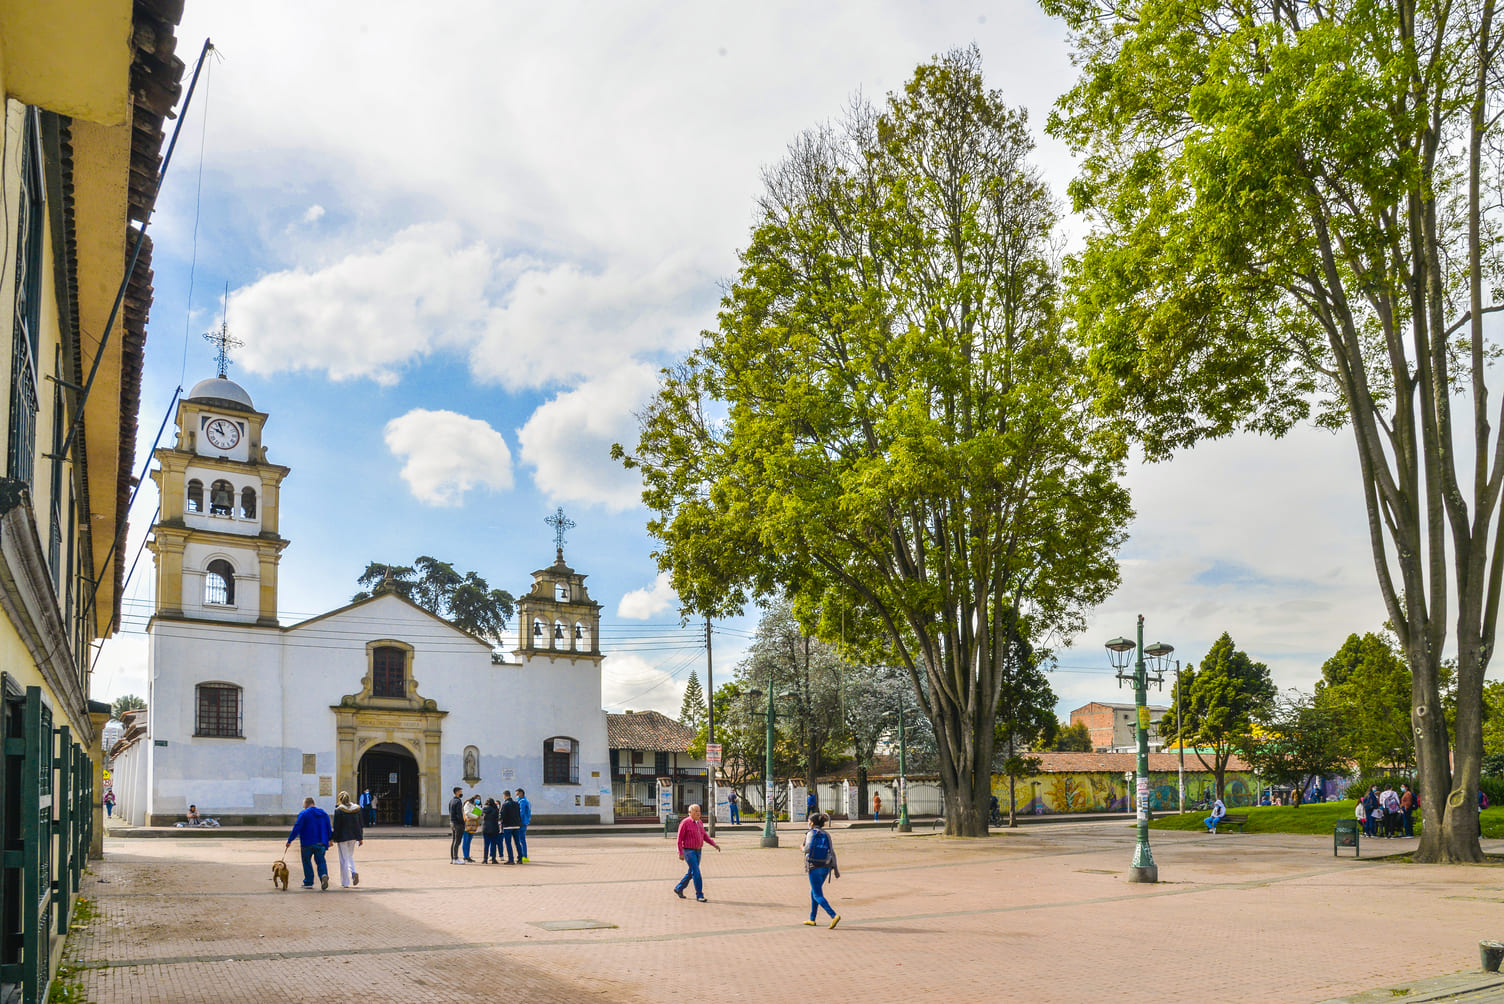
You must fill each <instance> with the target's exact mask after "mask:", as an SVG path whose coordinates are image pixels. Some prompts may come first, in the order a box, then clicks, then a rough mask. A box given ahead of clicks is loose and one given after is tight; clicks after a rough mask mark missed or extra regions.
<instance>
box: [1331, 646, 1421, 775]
mask: <svg viewBox="0 0 1504 1004" xmlns="http://www.w3.org/2000/svg"><path fill="white" fill-rule="evenodd" d="M1411 689H1412V681H1411V679H1410V670H1409V669H1408V668H1407V667H1406V666H1405V661H1404V659H1402V658H1401V657H1400V655H1399V653H1398V652H1396V651H1395V650H1394V646H1392V645H1391V644H1390V643H1389V641H1388V639H1386V638H1383V637H1381V636H1380V635H1376V634H1373V633H1372V632H1370V633H1368V634H1364V635H1362V636H1361V637H1360V636H1358V635H1356V634H1350V635H1348V636H1347V640H1346V641H1345V642H1343V643H1342V647H1341V648H1339V649H1338V650H1337V652H1336V654H1335V655H1333V656H1332V657H1331V658H1330V659H1328V660H1327V661H1326V662H1325V663H1324V664H1323V665H1322V667H1321V680H1320V682H1318V683H1317V684H1316V696H1315V701H1314V706H1315V708H1316V709H1317V710H1319V711H1321V712H1322V713H1323V714H1324V715H1325V716H1326V717H1327V718H1328V719H1330V721H1331V722H1332V727H1333V728H1334V729H1335V730H1336V733H1337V735H1339V736H1340V737H1341V742H1342V745H1343V747H1344V748H1345V749H1346V750H1347V754H1348V756H1349V757H1351V758H1352V760H1353V761H1354V762H1355V763H1357V765H1358V770H1359V772H1360V773H1361V774H1363V775H1364V776H1367V775H1368V774H1370V773H1371V772H1372V771H1373V769H1374V768H1375V767H1379V766H1402V767H1409V766H1411V765H1412V764H1414V762H1415V732H1414V730H1413V729H1412V728H1411V727H1410V692H1411Z"/></svg>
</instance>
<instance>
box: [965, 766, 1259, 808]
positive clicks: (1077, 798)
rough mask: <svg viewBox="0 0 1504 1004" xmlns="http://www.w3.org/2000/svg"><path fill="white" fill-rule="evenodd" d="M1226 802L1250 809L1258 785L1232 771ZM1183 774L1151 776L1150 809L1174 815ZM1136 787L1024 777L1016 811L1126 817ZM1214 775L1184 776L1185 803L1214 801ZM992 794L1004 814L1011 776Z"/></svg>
mask: <svg viewBox="0 0 1504 1004" xmlns="http://www.w3.org/2000/svg"><path fill="white" fill-rule="evenodd" d="M1225 780H1226V787H1225V792H1226V793H1225V795H1224V798H1223V801H1224V802H1225V803H1226V804H1227V806H1228V807H1229V808H1231V807H1234V806H1247V805H1252V804H1253V803H1254V802H1255V801H1256V800H1257V799H1258V791H1259V787H1258V781H1257V780H1256V779H1255V778H1254V776H1253V775H1252V774H1246V773H1235V772H1232V771H1229V772H1228V773H1227V774H1226V777H1225ZM1178 782H1179V775H1178V774H1176V773H1174V772H1169V773H1164V772H1160V771H1151V772H1150V774H1149V808H1150V809H1154V810H1173V809H1174V808H1175V805H1176V786H1177V784H1178ZM1132 787H1133V785H1132V782H1131V781H1125V780H1124V779H1123V775H1122V774H1120V773H1117V772H1114V771H1098V772H1092V773H1084V772H1083V773H1051V774H1035V775H1033V776H1031V777H1020V778H1019V779H1018V781H1017V784H1016V785H1015V786H1014V791H1015V793H1016V796H1017V798H1018V811H1019V812H1020V813H1022V814H1025V815H1036V816H1047V815H1054V814H1055V813H1061V812H1127V811H1128V810H1129V807H1130V805H1131V799H1132ZM1216 790H1217V778H1216V775H1215V774H1211V773H1207V772H1201V771H1196V772H1192V771H1187V772H1186V775H1185V800H1186V803H1187V804H1190V803H1191V802H1194V801H1197V800H1199V799H1201V798H1203V797H1204V798H1207V799H1210V798H1212V797H1214V796H1215V794H1216ZM992 793H993V794H994V795H996V796H997V798H998V802H999V803H1001V804H1002V806H1003V808H1004V811H1007V805H1008V777H1007V775H1005V774H994V775H993V776H992Z"/></svg>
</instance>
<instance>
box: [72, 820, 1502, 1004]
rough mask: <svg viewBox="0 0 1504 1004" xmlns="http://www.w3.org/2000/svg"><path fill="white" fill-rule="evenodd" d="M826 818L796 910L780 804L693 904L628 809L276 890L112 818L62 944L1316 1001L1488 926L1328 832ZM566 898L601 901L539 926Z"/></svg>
mask: <svg viewBox="0 0 1504 1004" xmlns="http://www.w3.org/2000/svg"><path fill="white" fill-rule="evenodd" d="M411 832H412V831H408V833H409V834H411ZM834 834H835V838H836V843H837V847H838V850H839V852H840V856H841V864H842V869H843V873H844V874H843V877H842V878H841V879H840V881H838V882H836V883H834V887H833V889H832V897H831V898H832V902H833V903H834V904H835V906H836V908H837V909H838V910H839V911H840V912H841V915H842V918H843V919H842V922H841V925H840V927H839V928H837V929H836V930H834V931H831V930H828V929H826V928H825V926H824V925H823V924H822V925H821V926H820V927H818V928H809V927H805V926H803V925H802V924H801V923H800V922H801V921H802V920H803V919H804V917H805V916H806V915H807V914H806V910H807V907H808V895H807V888H808V887H807V885H806V882H805V879H804V876H803V873H802V868H801V864H800V856H799V851H798V840H799V831H798V830H797V829H794V828H785V829H784V830H782V831H781V832H780V836H781V837H782V841H783V846H782V847H780V848H778V849H776V850H764V849H762V848H760V847H759V846H758V834H757V833H755V832H752V831H750V830H744V831H743V832H739V833H735V834H729V835H728V834H724V833H723V840H722V842H723V844H724V846H725V848H726V850H725V852H724V853H722V854H716V853H715V852H714V851H712V850H710V849H709V848H707V849H706V850H707V858H706V863H705V872H706V876H707V888H706V895H707V896H708V897H709V899H710V902H709V903H708V904H698V903H695V902H694V900H693V897H691V898H690V899H689V900H687V901H681V900H679V899H676V898H675V897H674V896H673V895H672V893H671V891H670V886H671V885H672V884H673V882H674V880H675V879H676V878H677V877H678V875H679V874H681V873H680V871H679V866H678V862H677V861H676V860H675V858H674V853H673V849H672V848H673V845H672V843H671V842H670V841H666V840H664V839H662V838H661V837H658V836H649V835H644V834H634V835H592V836H586V835H569V836H548V835H544V834H538V835H535V836H534V837H533V838H532V839H531V840H530V841H529V843H530V845H531V846H530V848H529V849H530V851H531V853H532V855H533V859H534V860H533V863H530V864H528V865H519V866H513V867H507V866H491V865H478V864H477V865H465V866H463V867H455V866H453V865H450V864H449V863H448V862H447V860H446V855H447V852H448V841H447V839H446V838H443V837H441V836H439V835H438V834H436V833H433V834H429V833H425V834H422V835H419V836H414V835H408V836H401V835H398V834H397V833H395V832H394V833H390V834H388V833H384V832H382V831H379V830H377V831H373V836H372V838H371V839H369V840H367V841H366V844H365V846H364V847H363V848H362V849H361V853H360V856H359V864H360V873H361V878H362V885H361V886H360V887H359V888H358V889H352V890H341V889H340V888H339V886H338V879H337V875H336V876H335V878H334V882H333V884H332V885H331V887H330V889H329V891H328V892H318V891H313V892H304V891H302V890H300V889H298V887H297V886H298V883H299V881H300V876H299V869H298V866H297V864H296V861H295V859H296V846H295V847H294V848H293V852H292V853H290V854H289V855H288V857H289V860H290V861H291V862H292V863H293V864H292V873H293V888H292V890H291V891H289V892H286V893H283V892H281V891H273V889H272V884H271V881H270V864H271V862H272V861H274V860H275V859H276V858H277V857H278V856H279V855H280V854H281V852H282V840H281V839H278V838H275V837H272V838H270V839H229V838H223V837H204V836H198V835H195V836H193V837H182V838H160V839H119V838H111V839H110V840H108V841H107V843H106V847H105V854H106V860H105V861H104V862H96V863H95V865H94V867H93V870H92V872H91V873H90V874H89V875H88V876H86V878H85V883H84V894H85V895H87V896H89V897H91V898H93V899H94V900H95V902H96V904H97V907H98V910H97V916H96V918H95V919H94V920H93V921H92V923H90V924H89V925H88V926H87V927H86V928H84V929H83V930H81V931H79V932H77V933H75V935H74V936H73V939H72V940H71V941H70V943H69V953H70V956H72V957H73V959H74V960H75V962H76V964H78V965H81V966H82V967H83V968H82V970H81V971H80V972H79V973H78V974H77V976H76V977H75V979H77V980H79V981H81V982H82V983H83V986H84V989H85V991H86V993H87V995H88V999H89V1000H91V1001H95V1002H98V1004H110V1002H117V1001H246V1002H255V1004H268V1002H275V1001H341V1002H348V1001H351V1000H372V1001H414V1002H436V1001H464V1002H467V1004H474V1002H476V1001H482V1000H515V1001H611V1002H615V1001H658V1000H663V999H666V998H667V997H668V996H669V995H670V993H674V992H677V990H676V988H688V989H689V992H691V993H692V995H693V996H694V997H695V998H697V999H704V1000H746V1001H795V1000H818V1001H838V1000H854V1001H863V1002H879V1001H913V1000H915V999H920V1000H922V999H924V998H925V997H926V996H927V995H936V994H943V995H944V996H943V998H938V999H944V1000H952V1001H992V1000H1018V1001H1095V1000H1108V999H1111V1000H1167V1001H1183V1000H1198V1001H1199V1000H1204V999H1209V998H1221V997H1230V998H1235V999H1240V1000H1246V1001H1280V1002H1286V1001H1288V1002H1316V1001H1321V1000H1325V999H1328V998H1332V997H1337V996H1341V995H1345V994H1351V993H1355V992H1358V991H1363V990H1371V989H1375V988H1383V987H1396V988H1403V987H1404V986H1405V985H1406V981H1414V980H1424V979H1428V978H1432V977H1437V976H1441V975H1443V974H1451V973H1456V972H1459V971H1463V970H1469V969H1471V970H1476V969H1477V967H1478V950H1477V942H1478V940H1479V939H1480V938H1484V937H1501V936H1504V910H1501V904H1504V869H1500V868H1491V867H1483V868H1450V869H1447V868H1435V867H1420V866H1403V865H1390V864H1383V863H1378V862H1371V861H1367V860H1364V861H1355V860H1353V859H1352V858H1351V857H1350V856H1348V857H1344V858H1342V859H1334V858H1333V857H1332V850H1331V840H1330V839H1329V838H1322V837H1301V836H1262V835H1252V834H1250V835H1240V834H1236V833H1231V834H1221V835H1218V836H1216V837H1210V836H1202V835H1200V834H1194V833H1169V832H1166V833H1156V834H1155V835H1154V851H1155V859H1156V862H1157V863H1158V864H1159V868H1160V876H1161V878H1162V879H1163V880H1164V881H1162V882H1161V883H1160V884H1159V885H1157V886H1132V885H1129V884H1128V883H1127V882H1126V881H1125V876H1126V872H1127V865H1128V863H1129V861H1130V858H1131V853H1132V830H1131V828H1130V827H1129V826H1128V825H1127V824H1126V823H1125V822H1123V821H1121V820H1112V821H1107V822H1098V823H1051V824H1048V825H1032V826H1025V827H1022V828H1020V829H1018V830H1014V831H1011V832H1003V833H1000V834H998V835H995V836H993V837H990V838H988V839H985V840H972V841H960V840H946V839H944V838H942V837H939V836H936V835H932V834H928V833H920V832H916V833H915V834H913V835H909V836H900V835H897V834H894V833H891V832H889V831H887V830H856V831H846V830H843V829H840V828H837V829H836V830H835V831H834ZM1409 846H1413V841H1403V842H1401V841H1374V842H1372V843H1370V844H1368V845H1367V847H1366V848H1365V849H1366V850H1369V851H1370V852H1371V853H1374V854H1378V853H1382V852H1386V851H1394V850H1396V849H1400V848H1403V847H1409ZM1501 849H1504V848H1500V847H1498V846H1494V847H1491V848H1490V850H1492V851H1495V852H1497V851H1500V850H1501ZM478 852H479V841H477V843H476V853H477V854H478ZM333 870H334V869H333V861H332V858H331V871H333ZM581 920H591V921H600V922H604V923H606V924H610V925H614V926H612V927H608V928H596V929H584V930H567V929H563V930H559V929H555V930H550V929H548V928H546V927H544V926H541V925H543V924H546V923H549V922H559V921H581ZM554 926H555V927H557V925H554ZM811 985H813V986H815V987H817V988H818V989H817V990H816V991H815V992H814V996H811V995H810V990H809V988H810V987H811ZM1410 999H1414V997H1411V998H1410ZM1467 999H1468V1000H1475V999H1478V998H1476V997H1468V998H1467Z"/></svg>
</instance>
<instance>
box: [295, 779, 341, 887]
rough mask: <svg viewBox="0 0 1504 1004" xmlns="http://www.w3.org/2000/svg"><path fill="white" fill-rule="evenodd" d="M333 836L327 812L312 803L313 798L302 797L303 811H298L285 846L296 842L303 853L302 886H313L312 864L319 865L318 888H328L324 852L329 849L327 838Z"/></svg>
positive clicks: (332, 828)
mask: <svg viewBox="0 0 1504 1004" xmlns="http://www.w3.org/2000/svg"><path fill="white" fill-rule="evenodd" d="M333 836H334V826H333V824H331V823H330V822H329V813H327V812H325V811H324V810H323V809H320V808H319V807H318V806H317V805H314V804H313V799H311V798H305V799H303V811H302V812H300V813H298V818H297V820H296V821H295V822H294V823H293V824H292V832H291V833H290V834H288V836H287V846H288V847H291V846H292V842H293V841H294V840H296V841H297V842H298V849H299V850H300V851H302V854H303V888H304V889H312V888H313V864H312V862H314V861H317V862H318V865H319V888H320V889H328V888H329V868H328V866H327V865H325V864H324V852H325V851H326V850H328V849H329V840H330V839H331V838H332V837H333Z"/></svg>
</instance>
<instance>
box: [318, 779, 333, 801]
mask: <svg viewBox="0 0 1504 1004" xmlns="http://www.w3.org/2000/svg"><path fill="white" fill-rule="evenodd" d="M333 794H334V778H333V777H331V776H330V775H328V774H320V775H319V796H320V797H321V798H328V797H329V796H330V795H333Z"/></svg>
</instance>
